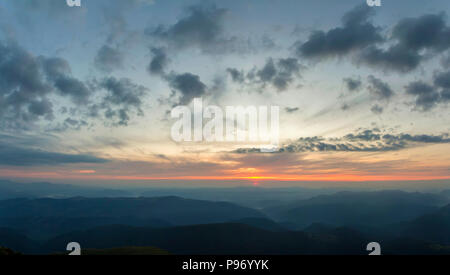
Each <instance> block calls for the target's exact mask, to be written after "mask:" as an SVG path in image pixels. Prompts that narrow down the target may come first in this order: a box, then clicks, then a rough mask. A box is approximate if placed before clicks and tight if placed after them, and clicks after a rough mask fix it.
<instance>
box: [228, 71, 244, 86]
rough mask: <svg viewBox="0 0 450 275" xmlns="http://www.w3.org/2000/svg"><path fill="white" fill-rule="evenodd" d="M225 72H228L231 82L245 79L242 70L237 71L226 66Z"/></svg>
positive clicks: (240, 81) (241, 81)
mask: <svg viewBox="0 0 450 275" xmlns="http://www.w3.org/2000/svg"><path fill="white" fill-rule="evenodd" d="M227 72H228V73H229V74H230V76H231V79H232V80H233V82H237V83H243V82H244V81H245V76H244V72H243V71H239V70H238V69H235V68H228V69H227Z"/></svg>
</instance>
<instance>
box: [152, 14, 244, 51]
mask: <svg viewBox="0 0 450 275" xmlns="http://www.w3.org/2000/svg"><path fill="white" fill-rule="evenodd" d="M226 12H227V11H226V10H225V9H221V8H217V7H216V6H214V5H212V6H207V5H196V6H191V7H189V8H188V9H187V11H186V14H185V16H184V17H183V18H181V19H180V20H179V21H178V22H176V23H175V24H173V25H171V26H162V25H161V26H159V27H157V28H156V29H153V30H151V29H147V31H146V33H147V34H149V35H151V36H153V37H157V38H160V39H162V40H164V41H166V42H167V43H169V44H170V45H171V47H174V48H189V47H196V48H200V49H202V51H203V52H205V53H223V52H226V51H229V50H232V49H231V48H229V47H230V46H233V44H234V42H235V38H229V37H226V35H225V34H224V26H223V23H224V19H225V14H226Z"/></svg>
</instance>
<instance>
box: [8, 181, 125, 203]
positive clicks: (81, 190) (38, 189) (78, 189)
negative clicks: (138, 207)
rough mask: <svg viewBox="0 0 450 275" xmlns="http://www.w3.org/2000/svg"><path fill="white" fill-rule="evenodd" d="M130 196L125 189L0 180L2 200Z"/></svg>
mask: <svg viewBox="0 0 450 275" xmlns="http://www.w3.org/2000/svg"><path fill="white" fill-rule="evenodd" d="M76 196H80V197H102V198H104V197H128V196H133V195H132V194H131V193H130V192H127V191H125V190H115V189H106V188H95V187H90V186H76V185H68V184H53V183H47V182H34V183H19V182H12V181H8V180H0V200H6V199H15V198H68V197H76Z"/></svg>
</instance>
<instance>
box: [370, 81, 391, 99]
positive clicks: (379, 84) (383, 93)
mask: <svg viewBox="0 0 450 275" xmlns="http://www.w3.org/2000/svg"><path fill="white" fill-rule="evenodd" d="M368 80H369V91H370V93H371V94H372V95H373V96H374V97H375V98H377V99H379V100H389V99H390V98H391V97H392V96H394V91H393V90H392V89H391V87H390V86H389V84H387V83H386V82H383V81H381V80H380V79H378V78H376V77H374V76H372V75H371V76H369V77H368Z"/></svg>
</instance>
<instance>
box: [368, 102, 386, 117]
mask: <svg viewBox="0 0 450 275" xmlns="http://www.w3.org/2000/svg"><path fill="white" fill-rule="evenodd" d="M370 110H371V111H372V113H374V114H376V115H380V114H382V113H383V111H384V108H383V107H381V106H380V105H378V104H375V105H373V106H372V108H371V109H370Z"/></svg>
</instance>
